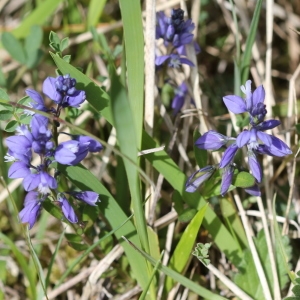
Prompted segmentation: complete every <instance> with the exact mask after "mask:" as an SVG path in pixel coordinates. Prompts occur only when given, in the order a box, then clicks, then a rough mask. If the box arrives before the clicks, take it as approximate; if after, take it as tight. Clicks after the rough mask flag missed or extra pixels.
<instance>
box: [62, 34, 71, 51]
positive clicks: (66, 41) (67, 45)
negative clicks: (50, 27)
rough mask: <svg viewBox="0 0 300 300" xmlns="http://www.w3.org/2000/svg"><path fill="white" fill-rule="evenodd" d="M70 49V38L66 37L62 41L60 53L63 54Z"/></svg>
mask: <svg viewBox="0 0 300 300" xmlns="http://www.w3.org/2000/svg"><path fill="white" fill-rule="evenodd" d="M68 47H69V38H68V37H65V38H64V39H62V40H61V42H60V51H61V52H63V51H64V50H66V49H67V48H68Z"/></svg>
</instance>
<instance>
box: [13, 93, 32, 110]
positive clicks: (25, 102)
mask: <svg viewBox="0 0 300 300" xmlns="http://www.w3.org/2000/svg"><path fill="white" fill-rule="evenodd" d="M31 101H32V99H31V98H30V97H29V96H25V97H23V98H22V99H20V100H19V101H18V104H20V105H24V106H28V104H29V103H30V102H31ZM23 111H24V109H23V108H16V113H18V114H19V113H22V112H23Z"/></svg>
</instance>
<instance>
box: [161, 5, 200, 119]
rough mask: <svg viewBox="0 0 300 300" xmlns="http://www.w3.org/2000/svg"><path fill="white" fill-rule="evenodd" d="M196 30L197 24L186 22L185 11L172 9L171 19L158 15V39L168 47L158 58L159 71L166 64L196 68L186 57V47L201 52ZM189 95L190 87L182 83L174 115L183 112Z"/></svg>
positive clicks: (174, 100) (176, 94)
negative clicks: (191, 46) (195, 33)
mask: <svg viewBox="0 0 300 300" xmlns="http://www.w3.org/2000/svg"><path fill="white" fill-rule="evenodd" d="M194 29H195V24H194V23H193V22H192V20H191V19H188V20H186V21H185V20H184V11H183V10H182V9H180V8H178V9H172V11H171V16H170V17H167V16H166V15H165V14H164V12H162V11H161V12H158V13H157V25H156V39H162V40H163V44H164V46H165V47H166V55H157V56H156V59H155V65H156V67H157V69H158V70H159V69H160V68H161V67H162V66H163V65H164V64H165V63H166V64H167V66H169V67H171V68H179V67H180V66H181V65H182V64H186V65H189V66H191V67H194V66H195V65H194V64H193V63H192V62H191V61H190V60H189V59H188V58H187V57H186V55H187V53H186V45H193V47H194V49H195V52H196V54H198V53H199V52H200V47H199V45H198V44H197V43H196V42H194V41H193V39H194V35H193V33H192V32H193V30H194ZM163 70H165V68H164V69H163ZM187 94H188V87H187V85H186V83H185V82H182V84H181V85H179V86H178V88H176V89H175V97H174V99H173V101H172V109H173V115H177V114H178V112H179V111H180V110H181V108H182V107H183V105H184V100H185V98H186V96H187Z"/></svg>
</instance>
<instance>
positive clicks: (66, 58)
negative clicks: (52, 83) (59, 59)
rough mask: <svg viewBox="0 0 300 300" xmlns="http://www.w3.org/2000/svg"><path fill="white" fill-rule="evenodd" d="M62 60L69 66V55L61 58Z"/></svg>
mask: <svg viewBox="0 0 300 300" xmlns="http://www.w3.org/2000/svg"><path fill="white" fill-rule="evenodd" d="M63 60H64V61H65V62H67V63H68V64H69V63H70V61H71V55H65V56H64V57H63Z"/></svg>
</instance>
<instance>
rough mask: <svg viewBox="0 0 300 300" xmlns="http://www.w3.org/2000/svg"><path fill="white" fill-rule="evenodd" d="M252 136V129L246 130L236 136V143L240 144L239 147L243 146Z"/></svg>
mask: <svg viewBox="0 0 300 300" xmlns="http://www.w3.org/2000/svg"><path fill="white" fill-rule="evenodd" d="M250 137H251V131H249V130H244V131H242V132H241V133H240V134H239V135H238V137H237V138H236V144H237V145H238V147H239V148H242V147H243V146H245V145H246V144H247V143H248V142H249V140H250Z"/></svg>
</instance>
